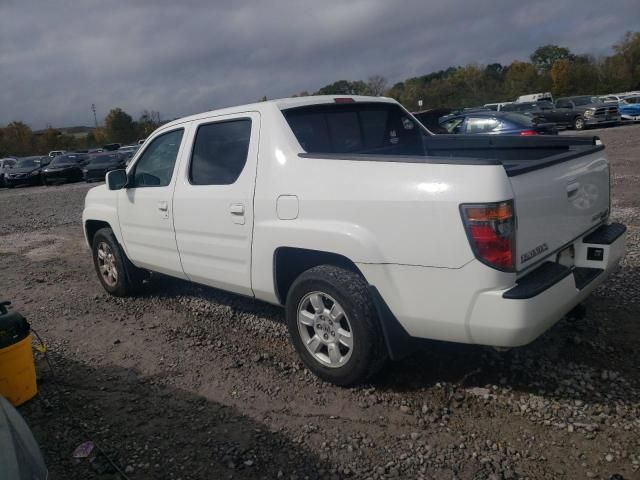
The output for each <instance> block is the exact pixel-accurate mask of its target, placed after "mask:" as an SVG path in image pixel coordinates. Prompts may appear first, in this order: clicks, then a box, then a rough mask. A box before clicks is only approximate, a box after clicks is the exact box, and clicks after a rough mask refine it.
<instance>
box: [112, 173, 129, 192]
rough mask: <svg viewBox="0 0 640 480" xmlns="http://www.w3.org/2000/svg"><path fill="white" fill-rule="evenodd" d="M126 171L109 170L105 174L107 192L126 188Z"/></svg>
mask: <svg viewBox="0 0 640 480" xmlns="http://www.w3.org/2000/svg"><path fill="white" fill-rule="evenodd" d="M128 180H129V179H128V177H127V172H126V170H111V171H110V172H108V173H107V186H108V187H109V190H121V189H123V188H125V187H126V186H127V181H128Z"/></svg>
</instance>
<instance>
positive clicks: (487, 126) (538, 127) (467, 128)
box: [438, 110, 558, 135]
mask: <svg viewBox="0 0 640 480" xmlns="http://www.w3.org/2000/svg"><path fill="white" fill-rule="evenodd" d="M438 123H439V124H440V126H441V127H442V128H443V129H444V130H446V131H447V133H450V134H452V133H453V134H457V133H460V134H466V135H469V134H484V135H557V134H558V130H557V129H556V125H555V124H554V123H541V122H539V121H536V119H535V118H532V117H530V116H527V115H523V114H521V113H515V112H494V111H492V110H487V111H471V112H459V113H454V114H451V115H445V116H444V117H440V119H439V120H438Z"/></svg>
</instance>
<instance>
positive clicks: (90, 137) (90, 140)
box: [84, 131, 98, 148]
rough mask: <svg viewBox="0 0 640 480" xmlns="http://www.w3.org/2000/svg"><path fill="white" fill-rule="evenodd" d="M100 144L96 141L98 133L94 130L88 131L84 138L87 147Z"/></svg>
mask: <svg viewBox="0 0 640 480" xmlns="http://www.w3.org/2000/svg"><path fill="white" fill-rule="evenodd" d="M97 145H98V143H97V142H96V135H95V133H93V131H90V132H87V135H86V136H85V139H84V146H85V147H86V148H95V147H96V146H97Z"/></svg>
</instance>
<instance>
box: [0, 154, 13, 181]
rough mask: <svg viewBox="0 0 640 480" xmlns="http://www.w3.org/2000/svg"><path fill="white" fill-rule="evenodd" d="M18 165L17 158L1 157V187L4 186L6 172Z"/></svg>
mask: <svg viewBox="0 0 640 480" xmlns="http://www.w3.org/2000/svg"><path fill="white" fill-rule="evenodd" d="M15 165H16V159H15V158H0V187H4V186H5V184H4V174H5V173H6V172H7V171H8V170H11V169H12V168H13V167H14V166H15Z"/></svg>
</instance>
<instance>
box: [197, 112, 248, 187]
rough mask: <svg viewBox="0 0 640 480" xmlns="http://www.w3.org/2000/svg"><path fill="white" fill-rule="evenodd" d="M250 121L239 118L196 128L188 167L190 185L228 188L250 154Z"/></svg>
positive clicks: (240, 171)
mask: <svg viewBox="0 0 640 480" xmlns="http://www.w3.org/2000/svg"><path fill="white" fill-rule="evenodd" d="M250 140H251V120H250V119H248V118H242V119H238V120H229V121H224V122H217V123H209V124H206V125H201V126H200V127H198V132H197V133H196V139H195V142H194V145H193V153H192V155H191V166H190V167H189V181H190V182H191V184H192V185H231V184H232V183H235V181H236V180H237V179H238V177H239V176H240V174H241V173H242V170H243V169H244V166H245V164H246V163H247V154H248V153H249V142H250Z"/></svg>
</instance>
